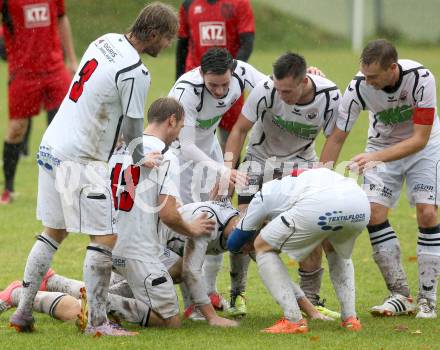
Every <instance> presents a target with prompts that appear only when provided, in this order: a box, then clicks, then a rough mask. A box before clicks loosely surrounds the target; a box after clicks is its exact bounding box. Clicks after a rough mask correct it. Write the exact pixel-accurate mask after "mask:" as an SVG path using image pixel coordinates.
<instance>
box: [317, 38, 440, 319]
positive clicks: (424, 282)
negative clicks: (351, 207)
mask: <svg viewBox="0 0 440 350" xmlns="http://www.w3.org/2000/svg"><path fill="white" fill-rule="evenodd" d="M436 109H437V107H436V86H435V79H434V76H433V74H432V73H431V72H430V71H429V70H428V69H426V68H425V67H423V65H422V64H420V63H418V62H415V61H412V60H406V59H398V56H397V51H396V49H395V47H394V46H393V45H392V44H391V43H390V42H388V41H386V40H375V41H372V42H370V43H369V44H368V45H367V46H366V47H365V48H364V50H363V52H362V55H361V70H360V72H359V73H358V74H357V75H356V76H355V78H354V79H353V80H352V81H351V82H350V84H349V85H348V88H347V90H346V91H345V94H344V97H343V99H342V102H341V106H340V113H339V117H338V120H337V124H336V126H337V127H336V128H335V129H334V131H333V134H332V135H331V136H330V138H329V139H328V140H327V143H326V144H325V147H324V149H323V151H322V155H321V160H322V161H324V162H328V161H336V159H337V157H338V155H339V152H340V149H341V147H342V145H343V144H344V141H345V139H346V137H347V135H348V133H349V132H350V130H351V128H352V126H353V124H354V122H355V121H356V119H357V118H358V116H359V114H360V112H361V111H362V110H367V111H368V112H369V120H370V126H369V129H368V142H367V145H366V149H365V153H361V154H359V155H357V156H355V157H354V158H353V159H352V161H353V164H352V165H353V166H356V167H358V168H359V169H360V170H364V169H365V168H366V167H368V165H371V163H370V162H382V164H381V165H380V166H379V167H377V168H373V169H371V166H370V170H367V171H365V173H364V182H365V185H366V189H367V190H368V194H369V200H370V202H371V211H372V214H371V221H370V222H369V225H368V231H369V234H370V240H371V244H372V248H373V258H374V261H375V262H376V264H377V265H378V267H379V269H380V271H381V273H382V275H383V277H384V279H385V283H386V285H387V288H388V290H389V292H390V294H391V295H390V296H389V297H388V298H387V299H386V300H385V302H384V303H383V304H382V305H378V306H374V307H373V308H372V309H371V312H372V313H373V314H378V315H384V316H394V315H402V314H408V313H412V312H414V311H415V310H416V306H415V303H414V302H413V300H412V298H411V296H410V290H409V286H408V282H407V278H406V275H405V272H404V269H403V266H402V264H401V261H400V246H399V241H398V239H397V235H396V233H395V231H394V229H393V227H392V226H391V225H390V223H389V221H388V212H389V208H393V207H394V206H395V205H396V203H397V200H398V198H399V196H400V192H401V190H402V185H403V181H404V180H406V187H407V197H408V199H409V202H410V204H411V205H413V206H414V205H415V206H416V213H417V223H418V226H419V233H418V241H417V261H418V264H419V295H418V313H417V317H418V318H435V317H436V316H437V315H436V310H435V306H436V293H437V281H438V275H439V272H440V269H439V268H438V266H439V265H440V226H439V224H438V217H437V205H438V203H437V193H438V176H437V173H438V164H439V161H440V128H439V121H438V116H437V111H436ZM369 163H370V164H369Z"/></svg>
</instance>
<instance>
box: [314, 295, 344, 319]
mask: <svg viewBox="0 0 440 350" xmlns="http://www.w3.org/2000/svg"><path fill="white" fill-rule="evenodd" d="M324 303H325V299H322V300H319V301H318V302H317V303H316V305H315V309H316V310H318V311H319V312H320V313H321V314H323V315H324V316H327V317H331V318H333V319H339V318H341V314H340V313H339V312H337V311H333V310H330V309H327V308H326V307H325V305H324Z"/></svg>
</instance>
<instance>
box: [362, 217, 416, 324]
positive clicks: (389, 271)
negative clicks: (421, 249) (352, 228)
mask: <svg viewBox="0 0 440 350" xmlns="http://www.w3.org/2000/svg"><path fill="white" fill-rule="evenodd" d="M367 228H368V233H369V235H370V241H371V245H372V248H373V258H374V261H375V262H376V264H377V266H378V267H379V270H380V272H381V273H382V276H383V278H384V280H385V283H386V285H387V287H388V290H389V291H390V293H391V295H390V296H389V297H388V298H386V299H385V301H384V303H383V304H382V305H377V306H373V307H372V308H371V310H370V312H371V313H372V314H373V315H375V316H399V315H408V314H411V313H413V312H414V311H415V309H416V305H415V303H414V301H413V299H412V298H411V296H410V291H409V286H408V281H407V278H406V274H405V271H404V270H403V266H402V263H401V261H400V244H399V241H398V239H397V236H396V234H395V232H394V230H393V228H392V227H391V225H390V224H389V222H388V220H386V221H385V222H383V223H381V224H378V225H368V226H367Z"/></svg>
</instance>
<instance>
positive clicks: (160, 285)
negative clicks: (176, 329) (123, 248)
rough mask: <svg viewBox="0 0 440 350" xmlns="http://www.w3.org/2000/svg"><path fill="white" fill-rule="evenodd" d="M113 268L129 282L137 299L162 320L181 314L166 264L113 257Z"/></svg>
mask: <svg viewBox="0 0 440 350" xmlns="http://www.w3.org/2000/svg"><path fill="white" fill-rule="evenodd" d="M113 268H114V269H115V270H116V272H117V273H119V274H120V275H122V276H123V277H124V278H125V279H126V280H127V282H128V285H129V286H130V289H131V291H132V292H133V296H134V298H135V299H137V300H139V301H142V302H143V303H145V304H147V305H148V307H150V308H151V310H152V311H154V312H155V313H156V314H158V315H159V316H160V317H161V318H163V319H167V318H170V317H173V316H175V315H178V314H179V303H178V300H177V294H176V290H175V289H174V285H173V280H172V278H171V276H170V274H169V273H168V271H167V269H166V267H165V266H164V264H162V263H161V262H160V261H159V260H157V261H150V262H146V261H141V260H136V259H129V258H123V257H118V256H113Z"/></svg>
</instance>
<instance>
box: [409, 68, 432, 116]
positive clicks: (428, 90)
mask: <svg viewBox="0 0 440 350" xmlns="http://www.w3.org/2000/svg"><path fill="white" fill-rule="evenodd" d="M414 99H415V100H416V107H417V108H436V106H437V93H436V87H435V78H434V75H433V74H432V73H431V72H430V71H429V70H428V69H425V70H423V69H422V70H420V71H419V83H418V84H417V86H416V88H415V95H414Z"/></svg>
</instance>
